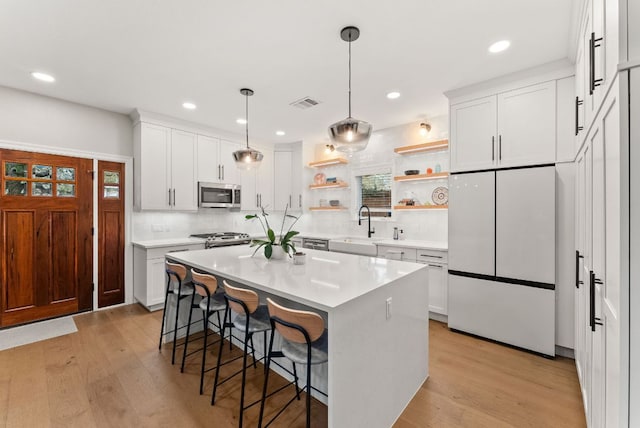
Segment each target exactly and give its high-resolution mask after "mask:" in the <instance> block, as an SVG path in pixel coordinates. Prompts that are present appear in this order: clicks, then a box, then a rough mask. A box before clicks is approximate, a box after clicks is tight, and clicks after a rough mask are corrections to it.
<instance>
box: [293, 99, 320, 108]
mask: <svg viewBox="0 0 640 428" xmlns="http://www.w3.org/2000/svg"><path fill="white" fill-rule="evenodd" d="M318 104H320V101H317V100H314V99H313V98H309V97H302V98H300V99H299V100H296V101H294V102H292V103H291V104H289V105H291V106H294V107H297V108H299V109H301V110H306V109H308V108H311V107H313V106H316V105H318Z"/></svg>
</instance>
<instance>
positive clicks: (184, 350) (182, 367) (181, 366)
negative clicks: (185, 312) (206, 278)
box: [176, 293, 196, 373]
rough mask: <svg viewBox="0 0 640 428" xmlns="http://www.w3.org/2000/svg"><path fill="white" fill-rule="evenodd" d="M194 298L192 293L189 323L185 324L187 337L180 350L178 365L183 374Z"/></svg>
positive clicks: (194, 294)
mask: <svg viewBox="0 0 640 428" xmlns="http://www.w3.org/2000/svg"><path fill="white" fill-rule="evenodd" d="M195 298H196V293H193V294H192V295H191V310H190V311H189V322H188V323H187V336H186V337H185V339H184V349H183V350H182V364H181V365H180V373H184V361H185V360H186V359H187V346H189V334H190V332H191V314H192V313H193V302H194V300H195ZM176 318H177V315H176Z"/></svg>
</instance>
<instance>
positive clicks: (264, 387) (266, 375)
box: [258, 332, 275, 428]
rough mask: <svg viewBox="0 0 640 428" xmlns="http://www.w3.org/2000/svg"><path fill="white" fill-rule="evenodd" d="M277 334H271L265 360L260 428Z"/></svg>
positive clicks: (259, 419) (259, 426) (259, 427)
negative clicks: (274, 338) (274, 340)
mask: <svg viewBox="0 0 640 428" xmlns="http://www.w3.org/2000/svg"><path fill="white" fill-rule="evenodd" d="M274 336H275V334H273V332H272V333H271V339H270V340H269V350H268V351H267V354H266V356H267V358H266V360H265V370H264V385H263V386H262V400H261V401H260V417H259V418H258V428H262V417H263V416H264V402H265V400H266V399H267V384H268V383H269V366H270V365H271V351H272V350H273V337H274Z"/></svg>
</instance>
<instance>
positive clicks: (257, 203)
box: [256, 193, 260, 207]
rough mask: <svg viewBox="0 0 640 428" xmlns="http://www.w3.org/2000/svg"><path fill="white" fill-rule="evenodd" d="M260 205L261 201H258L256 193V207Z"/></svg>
mask: <svg viewBox="0 0 640 428" xmlns="http://www.w3.org/2000/svg"><path fill="white" fill-rule="evenodd" d="M259 206H260V202H258V194H257V193H256V207H259Z"/></svg>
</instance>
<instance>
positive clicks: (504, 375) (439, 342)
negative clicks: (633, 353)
mask: <svg viewBox="0 0 640 428" xmlns="http://www.w3.org/2000/svg"><path fill="white" fill-rule="evenodd" d="M161 316H162V314H161V313H160V312H155V313H152V314H150V313H148V312H147V311H146V310H144V309H143V308H141V307H140V306H138V305H129V306H124V307H120V308H117V309H113V310H107V311H101V312H95V313H89V314H83V315H79V316H77V317H75V321H76V324H77V326H78V332H77V333H73V334H69V335H67V336H62V337H58V338H54V339H49V340H46V341H42V342H38V343H33V344H30V345H25V346H21V347H18V348H14V349H10V350H6V351H2V352H0V426H3V427H4V426H6V427H93V426H96V427H136V428H140V427H147V426H148V427H165V426H166V427H216V428H225V427H235V426H237V416H238V409H237V400H238V397H239V387H238V386H237V383H236V382H233V381H231V382H229V383H227V384H225V385H224V386H223V387H222V388H221V389H220V390H219V396H218V397H219V398H218V400H217V402H216V405H215V406H210V405H209V400H210V390H211V379H210V376H209V378H208V379H207V380H208V382H207V383H206V384H205V387H206V391H207V392H206V394H205V395H203V396H199V395H198V382H199V359H198V355H194V356H193V358H191V359H190V360H189V363H188V365H187V368H186V370H185V373H184V374H181V373H180V368H179V366H177V365H176V366H172V365H171V360H170V358H171V352H170V348H169V347H166V348H163V350H162V352H158V350H157V339H158V334H159V328H160V320H161ZM430 341H431V343H430V378H429V380H428V381H427V382H425V384H424V385H423V387H422V388H421V389H420V391H419V392H418V393H417V395H416V396H415V398H414V399H413V400H412V401H411V403H410V404H409V406H408V407H407V409H406V410H405V412H404V413H403V414H402V416H401V417H400V419H399V420H398V422H397V424H396V427H399V428H404V427H503V426H504V427H508V426H513V427H583V426H585V421H584V417H583V414H582V403H581V399H580V393H579V387H578V381H577V376H576V373H575V367H574V364H573V361H572V360H569V359H565V358H557V359H556V360H547V359H545V358H542V357H539V356H535V355H531V354H528V353H525V352H522V351H518V350H514V349H510V348H508V347H504V346H501V345H497V344H494V343H490V342H487V341H483V340H480V339H477V338H473V337H469V336H466V335H462V334H458V333H452V332H450V331H449V330H448V329H447V328H446V325H444V324H441V323H437V322H431V326H430ZM210 360H211V362H213V361H214V359H213V358H210ZM212 373H213V372H211V374H212ZM249 378H250V380H249V382H248V386H247V396H248V399H249V400H252V399H256V398H259V396H260V392H261V386H262V374H261V370H260V369H258V370H249ZM271 378H272V379H276V378H277V376H273V377H271ZM274 386H276V385H275V384H274ZM283 394H285V395H286V393H283ZM286 399H288V396H281V397H278V398H274V399H273V400H272V404H271V405H270V406H269V408H268V411H269V412H270V413H273V412H274V409H277V408H279V407H278V406H279V404H280V402H282V400H286ZM257 412H258V409H257V408H252V409H250V410H249V411H247V412H246V414H245V422H246V423H245V426H256V421H257ZM312 412H313V415H314V424H313V425H314V426H324V425H326V408H325V407H324V406H323V405H321V404H319V403H318V402H314V406H313V410H312ZM274 426H285V427H287V428H293V427H299V426H304V402H300V403H298V402H295V403H294V405H293V406H292V407H290V408H289V409H288V410H287V411H286V412H285V413H284V414H283V415H282V416H281V417H280V418H279V419H278V421H277V423H275V424H274Z"/></svg>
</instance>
